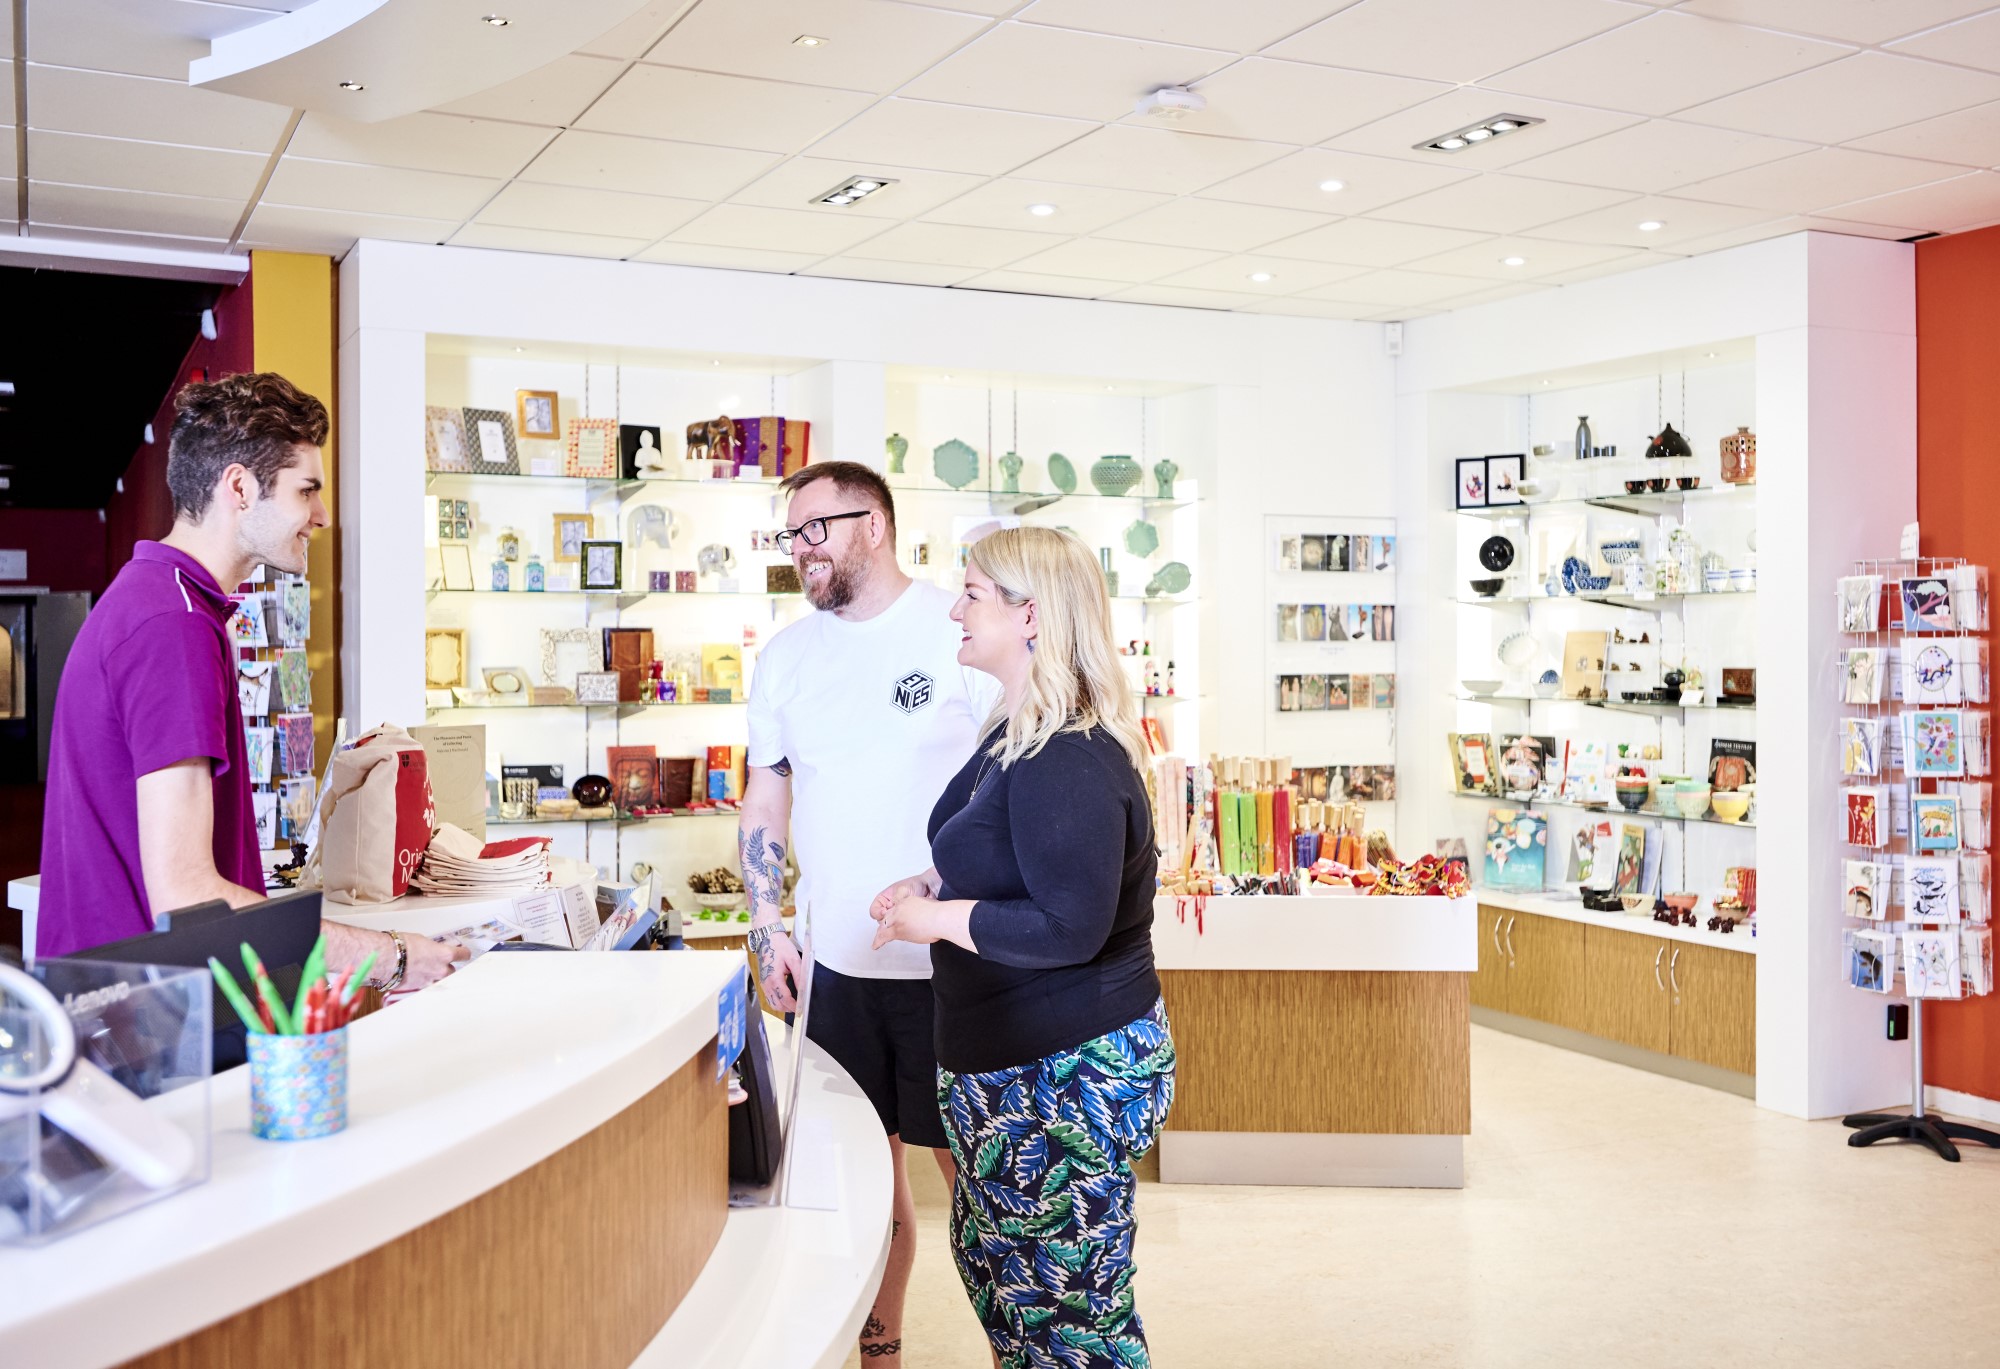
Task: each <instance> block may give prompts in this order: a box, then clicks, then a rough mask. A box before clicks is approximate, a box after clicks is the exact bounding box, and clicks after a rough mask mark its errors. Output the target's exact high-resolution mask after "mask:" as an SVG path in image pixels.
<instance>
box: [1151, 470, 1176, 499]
mask: <svg viewBox="0 0 2000 1369" xmlns="http://www.w3.org/2000/svg"><path fill="white" fill-rule="evenodd" d="M1180 473H1181V468H1180V467H1179V466H1177V465H1175V464H1174V463H1173V462H1171V461H1155V462H1154V463H1153V481H1154V484H1155V486H1156V488H1157V489H1158V491H1159V497H1160V498H1162V499H1172V498H1173V497H1174V477H1175V476H1177V475H1179V474H1180Z"/></svg>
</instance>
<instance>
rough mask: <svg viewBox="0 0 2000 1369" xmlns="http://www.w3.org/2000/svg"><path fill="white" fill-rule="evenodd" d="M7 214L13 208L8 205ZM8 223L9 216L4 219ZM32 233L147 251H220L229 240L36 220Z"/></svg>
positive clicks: (48, 237) (225, 246) (72, 240)
mask: <svg viewBox="0 0 2000 1369" xmlns="http://www.w3.org/2000/svg"><path fill="white" fill-rule="evenodd" d="M8 213H9V214H10V215H11V214H12V213H13V211H12V210H11V209H10V210H9V211H8ZM8 221H9V222H10V223H11V222H12V219H11V218H10V219H9V220H8ZM31 227H32V229H33V236H35V237H36V238H40V239H44V240H48V241H55V242H88V243H95V244H97V245H99V246H105V247H141V248H146V249H148V250H150V251H161V250H166V251H178V252H223V251H227V250H228V247H229V242H228V240H227V239H225V238H181V237H175V236H174V235H173V234H171V233H112V232H108V231H105V230H102V229H96V228H78V227H76V226H74V225H72V224H49V223H38V224H34V225H31Z"/></svg>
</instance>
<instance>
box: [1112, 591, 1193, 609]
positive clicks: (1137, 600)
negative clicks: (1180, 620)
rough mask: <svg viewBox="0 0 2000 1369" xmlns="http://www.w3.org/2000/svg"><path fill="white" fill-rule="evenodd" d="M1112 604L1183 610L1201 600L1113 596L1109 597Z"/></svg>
mask: <svg viewBox="0 0 2000 1369" xmlns="http://www.w3.org/2000/svg"><path fill="white" fill-rule="evenodd" d="M1109 598H1110V600H1111V602H1112V603H1114V604H1151V605H1153V606H1155V607H1158V608H1185V607H1187V606H1188V605H1189V604H1198V603H1200V602H1201V600H1199V599H1197V598H1195V597H1194V596H1193V595H1192V594H1189V595H1178V596H1177V595H1172V594H1113V595H1110V596H1109Z"/></svg>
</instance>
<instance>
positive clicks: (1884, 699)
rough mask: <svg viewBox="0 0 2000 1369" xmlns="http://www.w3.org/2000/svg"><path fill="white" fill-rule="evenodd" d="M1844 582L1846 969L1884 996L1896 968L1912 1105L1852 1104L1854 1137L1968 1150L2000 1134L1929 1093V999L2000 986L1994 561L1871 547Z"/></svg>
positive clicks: (1945, 1152) (1951, 1156)
mask: <svg viewBox="0 0 2000 1369" xmlns="http://www.w3.org/2000/svg"><path fill="white" fill-rule="evenodd" d="M1838 589H1839V593H1838V595H1837V602H1838V612H1839V619H1840V628H1841V633H1842V643H1843V647H1842V651H1841V656H1840V667H1841V668H1840V672H1839V681H1840V685H1839V687H1840V690H1841V701H1842V704H1843V707H1844V709H1845V714H1846V715H1845V716H1844V717H1843V718H1842V720H1841V723H1840V730H1841V735H1840V738H1839V744H1840V748H1841V772H1842V775H1843V777H1844V781H1845V788H1844V789H1843V791H1842V802H1841V810H1842V811H1841V823H1842V830H1841V834H1840V835H1841V837H1842V838H1843V839H1844V841H1845V844H1846V847H1847V849H1848V857H1847V858H1846V859H1845V860H1844V861H1843V864H1842V881H1841V890H1842V896H1841V911H1842V913H1843V915H1844V923H1845V925H1844V928H1843V942H1844V945H1843V951H1844V954H1843V956H1842V960H1843V969H1844V973H1845V974H1846V977H1847V981H1848V982H1849V983H1850V984H1851V985H1853V986H1854V987H1856V988H1859V989H1863V990H1866V991H1869V992H1874V993H1878V994H1881V995H1884V996H1886V995H1888V994H1890V993H1892V992H1894V990H1895V988H1896V983H1897V979H1898V976H1899V975H1900V977H1901V979H1902V983H1903V990H1904V993H1905V995H1906V996H1907V998H1908V999H1909V1010H1910V1017H1909V1037H1910V1111H1909V1112H1908V1113H1907V1114H1895V1113H1857V1114H1854V1115H1852V1116H1849V1117H1846V1118H1844V1119H1843V1121H1844V1123H1845V1125H1846V1126H1847V1127H1849V1128H1850V1129H1852V1131H1853V1135H1851V1136H1849V1137H1848V1138H1847V1143H1848V1145H1850V1146H1857V1147H1864V1146H1871V1145H1874V1144H1875V1143H1876V1142H1877V1141H1891V1140H1895V1141H1916V1142H1918V1143H1920V1144H1922V1145H1925V1146H1928V1147H1929V1148H1930V1149H1931V1150H1932V1151H1934V1152H1936V1153H1937V1155H1939V1156H1940V1157H1941V1158H1943V1159H1945V1160H1948V1161H1952V1162H1956V1161H1957V1160H1958V1159H1959V1152H1958V1147H1957V1146H1956V1145H1954V1144H1953V1143H1954V1142H1956V1141H1976V1142H1979V1143H1980V1144H1982V1145H1986V1146H1990V1147H1994V1148H2000V1133H1996V1132H1992V1131H1987V1130H1985V1129H1983V1128H1980V1127H1973V1126H1966V1125H1963V1124H1961V1123H1957V1122H1949V1121H1946V1120H1944V1119H1943V1118H1940V1117H1934V1116H1931V1115H1930V1114H1929V1113H1928V1112H1926V1110H1925V1107H1924V1002H1925V1000H1926V999H1927V998H1944V999H1952V998H1962V997H1965V996H1967V995H1968V994H1985V993H1990V992H1992V988H1993V985H1992V975H1991V969H1990V967H1991V963H1992V961H1991V953H1990V948H1989V943H1987V941H1986V938H1987V936H1988V935H1990V934H1989V933H1988V932H1987V930H1986V927H1985V925H1984V924H1985V923H1986V922H1987V920H1988V917H1989V915H1990V907H1991V904H1990V899H1991V892H1990V880H1989V877H1988V876H1987V874H1986V870H1987V867H1988V861H1987V859H1986V856H1985V847H1986V846H1987V844H1988V842H1989V837H1990V832H1989V829H1990V827H1991V811H1990V809H1991V804H1990V800H1988V799H1987V798H1986V797H1985V795H1987V794H1988V793H1989V792H1990V790H1989V789H1988V788H1987V786H1986V783H1985V781H1984V780H1983V778H1981V777H1983V776H1985V775H1986V774H1987V772H1988V771H1989V770H1990V768H1991V766H1990V761H1989V759H1988V743H1987V742H1986V740H1985V719H1986V711H1985V704H1986V701H1987V699H1988V698H1989V696H1990V687H1989V684H1988V681H1987V671H1986V666H1985V658H1984V655H1983V639H1984V632H1985V629H1986V626H1987V617H1988V610H1987V604H1986V585H1985V572H1984V570H1983V568H1979V567H1974V566H1970V565H1968V564H1967V563H1966V562H1965V560H1964V559H1963V558H1960V557H1916V558H1905V559H1899V560H1864V561H1858V562H1856V563H1855V564H1854V568H1853V571H1852V573H1851V574H1850V575H1849V576H1848V577H1847V578H1845V579H1844V580H1843V581H1842V582H1841V584H1840V586H1839V587H1838ZM1968 719H1971V720H1972V721H1971V722H1968V721H1967V720H1968ZM1898 770H1900V772H1901V774H1902V777H1903V778H1902V782H1901V783H1900V784H1899V783H1897V782H1896V781H1895V780H1894V779H1893V778H1892V777H1893V776H1894V775H1895V774H1896V773H1897V771H1898ZM1855 923H1860V924H1863V925H1862V926H1860V927H1856V926H1855V925H1853V924H1855Z"/></svg>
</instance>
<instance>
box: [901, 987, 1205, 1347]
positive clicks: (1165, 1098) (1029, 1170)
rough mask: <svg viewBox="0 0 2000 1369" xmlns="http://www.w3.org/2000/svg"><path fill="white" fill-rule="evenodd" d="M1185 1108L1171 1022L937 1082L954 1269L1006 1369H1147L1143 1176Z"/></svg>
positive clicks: (1148, 1018) (1149, 1018) (1151, 1018)
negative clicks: (1139, 1303) (1140, 1294)
mask: <svg viewBox="0 0 2000 1369" xmlns="http://www.w3.org/2000/svg"><path fill="white" fill-rule="evenodd" d="M1173 1099H1174V1043H1173V1037H1172V1035H1171V1034H1170V1032H1169V1030H1168V1027H1167V1008H1166V1004H1165V1003H1164V1002H1156V1003H1155V1004H1154V1005H1153V1009H1152V1011H1151V1012H1149V1013H1147V1014H1146V1015H1145V1016H1144V1017H1141V1018H1139V1019H1138V1020H1137V1021H1135V1022H1132V1023H1130V1024H1128V1025H1126V1026H1124V1027H1121V1028H1119V1029H1118V1030H1117V1031H1114V1032H1107V1033H1106V1034H1105V1035H1103V1036H1100V1037H1097V1038H1096V1039H1094V1040H1091V1041H1086V1042H1084V1043H1083V1044H1082V1045H1081V1046H1079V1047H1077V1048H1076V1049H1075V1050H1068V1051H1059V1052H1057V1053H1056V1054H1054V1055H1047V1056H1043V1057H1042V1058H1041V1059H1040V1060H1035V1061H1032V1062H1030V1063H1028V1064H1026V1065H1018V1066H1015V1067H1013V1068H1011V1069H1004V1070H994V1071H992V1072H991V1073H986V1074H953V1073H952V1072H951V1071H949V1070H939V1071H938V1106H939V1107H940V1108H941V1109H942V1110H943V1112H944V1125H945V1131H946V1133H947V1134H948V1136H949V1137H950V1140H951V1153H952V1156H953V1158H954V1159H956V1160H957V1161H958V1183H957V1185H956V1186H955V1187H954V1188H953V1190H952V1199H951V1229H952V1242H951V1245H952V1258H953V1259H954V1260H956V1261H957V1262H958V1273H959V1277H960V1278H962V1279H963V1280H964V1281H965V1291H966V1295H967V1296H968V1297H970V1298H971V1299H972V1309H973V1311H974V1312H975V1313H977V1314H978V1316H979V1321H980V1324H981V1325H982V1326H984V1327H985V1328H986V1337H987V1339H988V1340H989V1341H990V1342H991V1343H992V1345H993V1349H994V1351H995V1352H996V1353H997V1354H998V1355H999V1357H1000V1364H1001V1369H1148V1366H1150V1365H1151V1363H1152V1361H1151V1359H1150V1358H1149V1357H1148V1355H1147V1353H1146V1334H1145V1331H1144V1330H1143V1329H1142V1328H1141V1326H1140V1323H1139V1314H1138V1312H1137V1311H1136V1310H1135V1308H1134V1306H1133V1291H1132V1276H1133V1273H1134V1269H1135V1266H1134V1264H1133V1262H1132V1235H1133V1225H1132V1206H1133V1198H1134V1196H1135V1191H1136V1188H1137V1185H1136V1183H1135V1182H1134V1180H1133V1178H1132V1162H1133V1161H1134V1160H1137V1159H1139V1158H1140V1157H1141V1156H1143V1155H1144V1154H1145V1153H1146V1152H1147V1151H1148V1150H1150V1149H1152V1146H1153V1141H1154V1140H1155V1138H1157V1137H1158V1136H1159V1134H1160V1126H1161V1124H1162V1123H1163V1122H1164V1121H1165V1120H1166V1116H1167V1109H1168V1107H1170V1106H1171V1105H1172V1103H1173Z"/></svg>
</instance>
